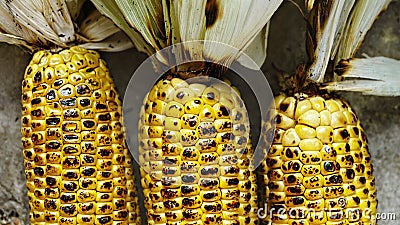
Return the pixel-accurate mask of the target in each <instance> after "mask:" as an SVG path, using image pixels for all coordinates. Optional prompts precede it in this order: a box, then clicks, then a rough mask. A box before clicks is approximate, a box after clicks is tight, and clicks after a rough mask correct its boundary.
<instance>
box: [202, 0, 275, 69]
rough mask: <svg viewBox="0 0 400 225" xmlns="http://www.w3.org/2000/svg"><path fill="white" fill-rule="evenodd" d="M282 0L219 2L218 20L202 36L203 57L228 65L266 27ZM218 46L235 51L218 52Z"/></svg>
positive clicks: (229, 0) (219, 50)
mask: <svg viewBox="0 0 400 225" xmlns="http://www.w3.org/2000/svg"><path fill="white" fill-rule="evenodd" d="M281 3H282V0H271V1H265V0H253V1H248V0H221V1H219V9H220V10H221V12H218V19H217V20H216V22H215V24H213V25H212V26H211V27H208V28H207V29H206V32H205V37H204V39H205V40H206V41H210V42H206V44H205V46H204V55H205V57H207V58H209V59H212V60H213V61H215V62H218V63H221V64H224V65H229V64H230V63H232V62H233V61H234V60H235V59H237V58H238V57H239V55H240V53H241V52H242V51H244V49H245V48H246V47H247V46H248V45H250V43H251V41H252V40H253V39H254V38H255V37H256V35H257V34H258V33H259V32H260V31H261V29H262V28H263V27H264V26H265V25H266V24H267V23H268V21H269V20H270V18H271V17H272V15H273V14H274V12H275V11H276V10H277V9H278V7H279V5H280V4H281ZM218 42H221V43H224V44H227V45H229V46H232V47H233V48H236V49H237V50H238V51H233V52H232V49H230V48H224V49H220V48H218V47H217V46H218V44H217V43H218Z"/></svg>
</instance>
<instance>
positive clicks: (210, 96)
mask: <svg viewBox="0 0 400 225" xmlns="http://www.w3.org/2000/svg"><path fill="white" fill-rule="evenodd" d="M206 97H207V99H209V100H214V98H215V95H214V93H213V92H208V93H207V94H206Z"/></svg>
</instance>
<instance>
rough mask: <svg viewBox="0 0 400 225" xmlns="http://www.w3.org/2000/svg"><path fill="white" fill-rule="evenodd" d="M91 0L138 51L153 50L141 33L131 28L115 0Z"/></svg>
mask: <svg viewBox="0 0 400 225" xmlns="http://www.w3.org/2000/svg"><path fill="white" fill-rule="evenodd" d="M91 1H92V3H93V4H94V5H95V6H96V8H97V10H99V12H101V13H102V14H104V15H105V16H107V17H109V18H110V19H111V20H112V21H113V22H114V23H115V24H116V25H117V26H118V27H119V28H120V29H122V30H123V31H124V32H125V33H126V34H127V35H128V36H129V38H130V39H131V40H132V41H133V43H134V45H135V47H136V49H138V51H141V52H145V53H146V54H148V55H151V54H153V53H154V52H155V51H154V49H153V48H152V47H151V45H150V44H149V43H148V42H147V41H146V40H145V39H144V38H143V37H142V35H141V34H140V33H139V32H138V31H137V30H135V29H133V28H132V27H131V26H130V25H129V23H128V22H127V21H126V20H125V18H124V15H123V13H122V12H121V10H120V8H119V7H118V5H117V3H116V2H115V0H91Z"/></svg>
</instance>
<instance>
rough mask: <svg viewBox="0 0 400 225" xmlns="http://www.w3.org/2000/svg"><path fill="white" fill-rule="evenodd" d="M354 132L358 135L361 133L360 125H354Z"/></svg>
mask: <svg viewBox="0 0 400 225" xmlns="http://www.w3.org/2000/svg"><path fill="white" fill-rule="evenodd" d="M353 131H354V134H356V135H358V134H359V133H360V130H359V129H358V127H353Z"/></svg>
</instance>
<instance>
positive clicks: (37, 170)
mask: <svg viewBox="0 0 400 225" xmlns="http://www.w3.org/2000/svg"><path fill="white" fill-rule="evenodd" d="M33 172H34V173H35V175H36V176H43V175H44V170H43V168H41V167H35V168H34V169H33Z"/></svg>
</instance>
